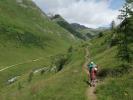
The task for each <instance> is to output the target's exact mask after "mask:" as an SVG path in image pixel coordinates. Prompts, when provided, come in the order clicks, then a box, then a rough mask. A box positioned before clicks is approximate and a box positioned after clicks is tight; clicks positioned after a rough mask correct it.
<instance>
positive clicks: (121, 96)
mask: <svg viewBox="0 0 133 100" xmlns="http://www.w3.org/2000/svg"><path fill="white" fill-rule="evenodd" d="M108 39H109V32H106V33H105V34H104V36H103V37H101V38H96V39H94V40H92V41H91V43H90V44H89V45H90V52H91V57H92V58H91V59H92V61H94V62H95V63H96V64H98V65H99V66H100V67H99V69H100V73H99V76H100V78H103V79H104V80H103V82H101V84H100V85H99V86H98V87H97V89H96V94H97V96H98V100H132V99H133V95H132V93H133V84H132V83H133V80H132V79H133V66H132V65H133V62H131V63H129V64H127V63H125V65H123V64H122V62H121V61H119V60H118V58H117V57H116V54H117V47H115V46H114V47H112V48H109V47H108V45H109V44H108V42H107V41H108ZM132 45H133V44H132V43H130V44H129V46H130V47H132ZM132 49H133V48H132Z"/></svg>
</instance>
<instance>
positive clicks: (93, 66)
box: [88, 62, 98, 86]
mask: <svg viewBox="0 0 133 100" xmlns="http://www.w3.org/2000/svg"><path fill="white" fill-rule="evenodd" d="M88 70H89V74H90V75H89V79H90V85H91V86H95V83H96V74H97V70H98V69H97V65H96V64H95V63H94V62H91V63H89V64H88Z"/></svg>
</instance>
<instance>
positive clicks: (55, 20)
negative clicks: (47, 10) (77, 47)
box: [51, 15, 85, 40]
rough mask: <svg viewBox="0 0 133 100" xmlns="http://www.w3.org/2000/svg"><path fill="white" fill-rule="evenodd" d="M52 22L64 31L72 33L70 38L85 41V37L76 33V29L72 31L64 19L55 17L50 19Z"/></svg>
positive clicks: (58, 16)
mask: <svg viewBox="0 0 133 100" xmlns="http://www.w3.org/2000/svg"><path fill="white" fill-rule="evenodd" d="M51 19H52V20H53V21H54V22H56V23H57V24H58V25H60V26H61V27H63V28H64V29H66V30H68V31H69V32H70V33H72V36H75V37H77V38H79V39H82V40H85V37H84V36H83V35H82V34H81V33H80V32H78V31H77V30H76V29H74V28H73V27H72V26H71V24H69V23H68V22H67V21H66V20H65V19H64V18H62V17H61V16H60V15H55V16H53V17H52V18H51Z"/></svg>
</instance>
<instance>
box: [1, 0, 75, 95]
mask: <svg viewBox="0 0 133 100" xmlns="http://www.w3.org/2000/svg"><path fill="white" fill-rule="evenodd" d="M75 42H76V40H75V37H74V36H72V35H71V33H70V32H69V31H67V30H65V29H64V28H62V27H60V26H59V25H58V24H56V23H54V22H53V21H51V20H50V19H49V18H48V17H47V16H46V14H45V13H44V12H42V11H41V10H40V9H39V8H38V7H37V6H36V5H35V4H34V3H33V2H32V1H31V0H0V51H1V52H0V76H2V77H0V88H1V89H0V91H1V90H2V88H4V87H6V85H7V80H9V79H10V78H12V77H16V76H20V75H25V74H26V73H29V72H30V71H31V70H34V69H37V68H40V67H42V66H43V67H44V66H50V62H51V60H50V59H51V56H54V55H57V54H60V53H65V52H66V51H67V49H68V48H69V47H70V46H71V45H72V44H73V43H75ZM0 94H1V93H0Z"/></svg>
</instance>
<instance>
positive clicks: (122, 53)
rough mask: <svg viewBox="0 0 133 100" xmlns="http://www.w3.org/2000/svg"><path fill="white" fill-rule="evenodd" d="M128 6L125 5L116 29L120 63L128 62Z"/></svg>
mask: <svg viewBox="0 0 133 100" xmlns="http://www.w3.org/2000/svg"><path fill="white" fill-rule="evenodd" d="M130 11H131V10H130V5H129V4H128V3H125V5H124V6H123V9H121V10H120V12H121V14H120V15H119V17H118V18H119V19H120V20H121V21H122V22H121V24H120V25H119V27H118V41H119V42H118V57H119V58H120V59H121V60H122V61H126V62H130V58H131V56H130V48H129V47H128V43H129V41H128V34H130V32H131V31H130V20H129V19H130Z"/></svg>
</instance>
